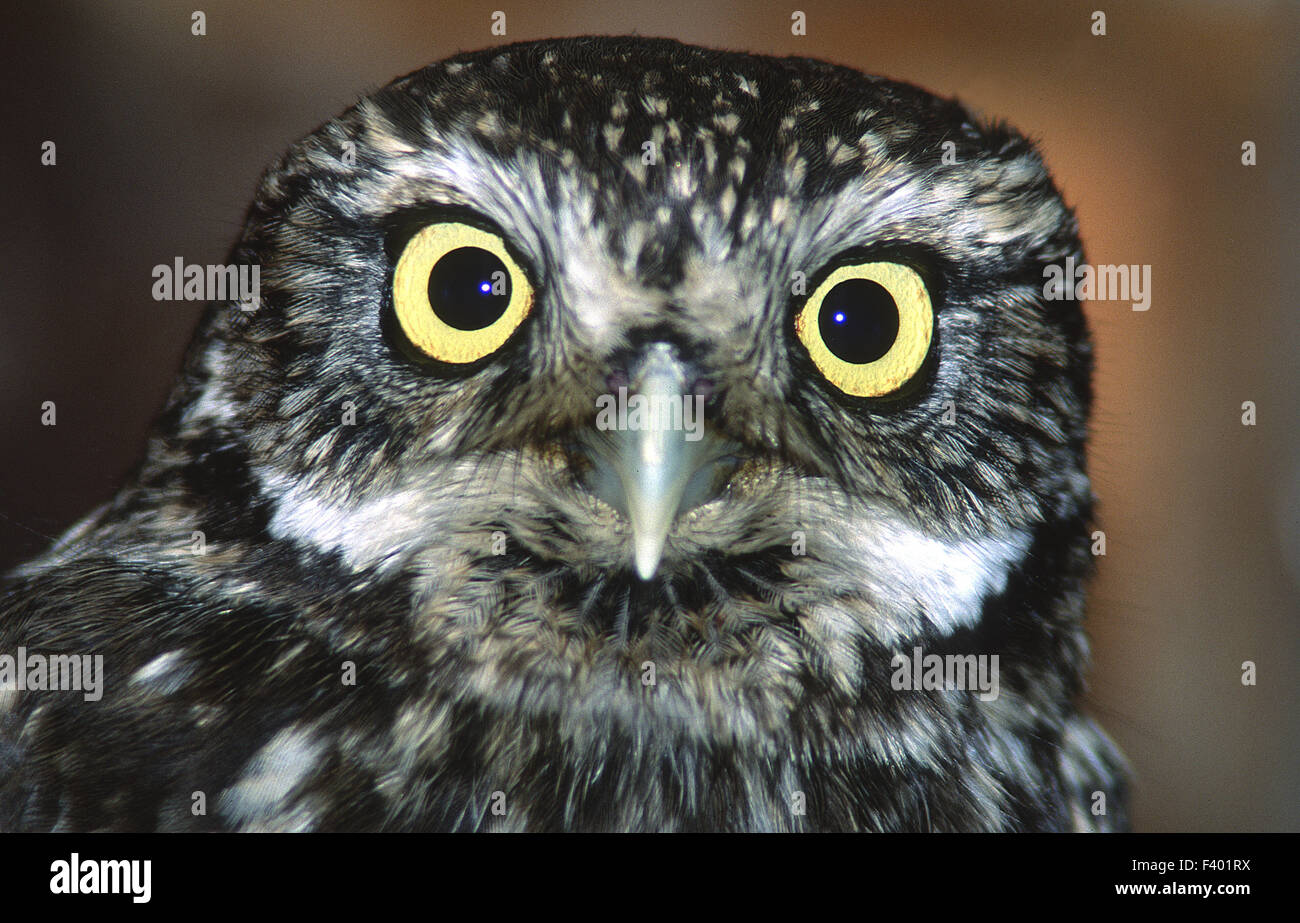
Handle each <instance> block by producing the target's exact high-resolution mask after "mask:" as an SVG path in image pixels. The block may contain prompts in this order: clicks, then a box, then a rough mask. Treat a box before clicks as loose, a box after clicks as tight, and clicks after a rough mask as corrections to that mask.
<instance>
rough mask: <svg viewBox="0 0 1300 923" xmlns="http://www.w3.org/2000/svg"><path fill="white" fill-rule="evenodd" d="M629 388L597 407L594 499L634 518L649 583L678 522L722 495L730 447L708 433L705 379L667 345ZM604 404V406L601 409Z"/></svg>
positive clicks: (637, 563)
mask: <svg viewBox="0 0 1300 923" xmlns="http://www.w3.org/2000/svg"><path fill="white" fill-rule="evenodd" d="M628 379H629V381H628V387H626V388H619V389H618V391H619V393H618V394H610V395H604V396H603V398H602V399H600V400H597V419H596V430H597V433H596V434H594V438H593V439H592V440H591V442H590V445H591V448H592V449H594V451H593V452H592V457H593V462H594V467H595V470H594V472H593V478H592V480H591V482H590V483H591V488H592V492H593V493H594V494H595V495H596V496H598V497H600V498H601V499H602V500H604V501H605V502H607V503H609V504H610V505H612V506H613V507H614V508H615V509H617V510H619V512H621V513H623V515H625V516H626V517H627V519H628V522H629V523H630V525H631V530H632V563H633V566H634V568H635V569H636V573H637V576H639V577H640V578H641V579H642V580H649V579H650V578H652V577H653V576H654V575H655V571H657V570H658V568H659V563H660V561H661V559H662V558H663V553H664V545H665V543H666V542H667V539H668V533H669V531H670V530H671V529H672V525H673V522H674V520H676V518H677V516H678V515H679V514H681V513H683V512H686V511H687V510H690V509H692V508H694V507H695V506H698V505H699V504H701V503H703V502H705V501H707V500H708V499H709V498H711V497H712V496H713V495H714V493H715V492H716V486H717V483H716V482H717V469H718V467H719V463H720V462H722V461H723V460H724V459H726V458H727V457H728V448H727V446H726V445H725V443H724V441H723V440H720V439H719V438H718V437H716V436H715V435H713V433H712V432H711V431H709V430H708V429H706V427H705V425H704V423H705V421H704V404H705V400H706V397H705V395H704V394H702V393H690V392H691V390H692V389H693V385H694V384H695V383H696V381H697V380H698V379H697V378H696V376H695V375H693V374H692V373H691V370H690V369H689V367H688V366H687V365H686V364H685V363H683V362H681V361H680V360H679V359H677V358H676V355H675V352H674V349H673V347H672V346H671V345H669V344H667V343H653V344H650V345H649V346H648V347H647V348H646V349H645V350H644V351H643V352H642V354H641V356H640V357H639V360H638V361H637V363H636V364H635V365H634V366H633V367H632V368H631V369H630V370H629V375H628ZM602 405H603V406H602Z"/></svg>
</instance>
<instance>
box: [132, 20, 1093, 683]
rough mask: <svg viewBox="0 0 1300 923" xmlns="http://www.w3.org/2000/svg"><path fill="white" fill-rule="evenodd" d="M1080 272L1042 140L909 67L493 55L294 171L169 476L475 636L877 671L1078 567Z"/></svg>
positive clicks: (382, 107) (275, 180) (255, 211)
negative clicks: (877, 657)
mask: <svg viewBox="0 0 1300 923" xmlns="http://www.w3.org/2000/svg"><path fill="white" fill-rule="evenodd" d="M1068 256H1074V257H1075V258H1076V259H1081V252H1080V244H1079V240H1078V237H1077V233H1076V225H1075V221H1074V220H1073V217H1072V215H1071V212H1070V211H1069V209H1068V208H1067V207H1066V206H1065V205H1064V204H1063V202H1062V200H1061V197H1060V195H1059V194H1058V192H1057V190H1056V189H1055V188H1054V186H1053V184H1052V181H1051V179H1050V177H1049V176H1048V174H1047V172H1046V170H1045V168H1044V166H1043V163H1042V160H1041V159H1040V157H1039V156H1038V154H1037V153H1036V152H1035V150H1034V149H1033V147H1032V146H1031V144H1030V143H1029V142H1028V141H1026V140H1025V139H1024V138H1023V137H1021V136H1020V135H1019V134H1017V133H1015V132H1014V131H1013V130H1011V129H1010V128H1007V127H1005V126H1001V125H991V126H990V125H986V124H981V123H980V122H979V121H977V120H976V119H974V118H972V116H971V115H970V114H969V113H968V112H967V111H966V110H965V109H964V108H963V107H962V106H960V105H959V104H957V103H955V102H951V101H946V100H942V99H939V98H936V97H935V96H932V95H930V94H928V93H926V92H924V91H922V90H919V89H916V88H914V87H911V86H908V85H906V84H902V83H896V82H893V81H890V80H885V79H880V78H874V77H868V76H864V75H862V74H860V73H858V72H856V71H853V70H850V69H847V68H843V67H838V66H834V65H831V64H826V63H821V62H816V61H810V60H806V59H775V58H766V57H758V56H751V55H746V54H731V53H722V52H717V51H709V50H704V49H698V48H693V47H690V46H685V45H682V44H679V43H676V42H672V41H667V40H646V39H636V40H628V39H605V38H586V39H574V40H566V41H559V42H545V43H526V44H519V45H512V46H508V47H504V48H493V49H489V50H486V51H481V52H477V53H471V54H465V55H461V56H458V57H455V58H452V59H450V60H448V61H445V62H442V63H439V64H435V65H432V66H430V67H427V68H424V69H422V70H419V71H417V72H415V73H413V74H411V75H409V76H407V77H404V78H402V79H399V80H397V81H395V82H394V83H392V84H390V85H389V86H387V87H385V88H383V89H382V90H380V91H378V92H376V93H374V94H373V95H370V96H368V97H366V98H364V99H362V100H361V101H360V102H359V103H358V104H357V105H356V106H354V107H353V108H351V109H350V110H348V111H347V112H345V113H344V114H343V115H341V116H340V117H338V118H337V119H334V120H333V121H330V122H328V123H326V124H325V125H323V126H322V127H321V128H319V129H318V130H317V131H315V132H314V133H312V134H311V135H309V136H308V137H307V138H305V139H303V140H302V141H301V142H299V143H297V144H296V145H294V146H293V147H292V148H291V149H290V150H289V152H288V153H287V154H286V155H285V156H284V157H283V158H282V159H281V160H280V162H279V163H277V164H276V165H275V166H274V167H273V168H272V169H271V170H270V171H269V172H268V173H267V174H266V176H265V177H264V179H263V180H262V183H261V186H260V188H259V191H258V195H257V198H256V201H255V203H254V205H253V207H252V209H251V211H250V213H249V215H248V218H247V223H246V226H245V229H244V231H243V235H242V239H241V240H240V242H239V243H238V245H237V247H236V250H235V253H234V257H233V260H234V261H235V262H239V263H256V264H258V265H260V267H261V277H260V278H261V291H260V296H259V299H258V300H257V302H256V304H255V305H254V306H253V307H254V310H251V311H250V310H242V309H241V307H240V306H239V305H237V304H233V303H232V304H228V305H215V306H213V308H212V310H211V312H210V314H209V315H208V317H207V318H206V319H205V321H204V324H203V328H202V330H201V332H200V336H199V338H198V339H197V341H196V345H195V347H194V349H193V351H192V354H191V355H190V357H189V359H188V362H187V371H186V375H185V378H184V381H183V383H182V385H181V386H180V388H179V390H178V391H177V393H176V394H175V395H174V397H173V399H172V402H171V405H170V407H169V410H168V412H167V414H166V416H165V417H164V421H163V427H162V430H161V432H160V434H159V436H158V437H157V438H158V442H157V444H156V445H155V449H154V452H153V455H152V457H153V460H154V461H153V462H152V463H151V465H147V466H146V469H145V478H146V481H147V480H148V479H149V478H150V477H152V478H153V479H154V480H155V481H156V482H157V485H158V486H163V487H166V486H168V485H167V483H164V482H166V481H167V479H168V478H172V479H173V481H174V482H168V483H170V485H171V488H172V489H173V492H174V493H175V494H176V495H177V496H181V497H183V498H185V502H187V503H189V504H190V505H191V506H192V507H193V508H194V515H195V521H196V522H199V523H206V526H207V528H208V529H209V530H210V532H211V534H212V535H213V536H215V538H216V539H219V538H220V536H221V535H223V534H235V533H238V532H240V531H241V530H243V531H248V530H260V531H262V532H264V533H265V534H267V535H269V537H270V539H271V540H272V541H273V542H277V543H289V544H293V545H295V546H297V547H300V548H302V549H305V550H306V551H307V552H309V553H310V554H312V555H319V556H321V557H322V558H328V559H331V560H332V561H334V562H335V563H341V564H342V565H343V566H344V567H345V568H347V569H348V570H349V572H351V573H353V574H355V575H356V578H357V579H358V580H359V581H365V580H371V579H381V578H384V577H389V576H392V575H395V574H405V575H407V576H408V577H409V578H410V579H411V580H412V581H413V584H412V585H413V586H414V587H415V590H414V591H413V592H415V593H416V595H417V597H419V598H420V599H422V600H424V601H426V602H428V603H429V605H430V606H433V605H435V603H436V604H437V606H438V607H439V611H440V612H442V613H444V614H449V615H448V617H450V618H453V619H461V620H463V621H464V622H465V624H467V625H475V624H477V625H480V626H481V625H482V624H483V623H484V622H485V621H487V620H489V615H488V613H494V615H492V616H491V618H494V619H498V620H499V621H498V623H497V624H496V627H495V629H494V630H498V631H500V632H503V633H506V634H509V633H514V634H517V635H519V636H521V637H522V636H523V635H525V634H529V635H530V636H532V635H535V634H536V633H537V632H538V631H539V630H540V631H542V632H543V633H549V635H548V636H550V637H553V638H560V639H563V642H564V644H565V645H568V644H570V643H571V642H572V641H574V640H577V641H579V642H580V644H579V645H578V647H580V648H582V646H583V645H586V646H585V648H582V649H584V650H585V651H586V652H587V654H586V656H591V657H599V656H601V655H600V654H599V653H597V652H600V651H606V650H609V651H622V652H624V653H626V654H627V656H632V657H634V658H639V657H640V656H644V655H653V656H656V657H660V658H669V659H672V658H677V659H679V660H691V659H699V658H709V659H711V660H713V661H718V660H719V659H725V660H728V661H729V662H736V663H747V662H751V661H752V660H753V659H754V658H761V657H768V658H773V657H775V658H777V659H781V660H783V662H789V661H790V660H792V659H799V658H803V659H808V658H814V659H815V658H825V659H828V660H829V661H835V662H844V663H849V662H851V661H853V659H854V658H857V657H860V656H861V645H862V643H863V642H864V641H870V642H873V643H879V644H883V645H893V646H896V645H897V644H898V643H899V642H900V640H901V639H905V638H914V637H917V636H920V635H924V634H925V633H926V632H930V633H945V632H951V631H954V630H959V629H963V628H969V627H970V626H973V625H975V624H976V622H977V621H978V620H979V617H980V613H981V611H982V610H983V609H984V607H985V606H986V605H987V604H989V602H990V600H994V599H997V598H1000V597H1005V596H1006V594H1008V593H1011V592H1012V591H1013V589H1014V587H1016V586H1020V585H1021V583H1023V585H1024V586H1033V587H1035V588H1036V589H1035V590H1034V592H1039V593H1042V594H1045V595H1046V596H1050V597H1058V596H1062V595H1064V594H1066V593H1067V592H1069V591H1071V590H1072V589H1074V588H1075V587H1076V585H1077V582H1078V580H1079V579H1081V575H1082V573H1083V565H1082V564H1080V563H1079V556H1078V555H1077V554H1076V553H1075V550H1074V549H1075V546H1077V544H1078V542H1079V541H1080V540H1082V539H1083V536H1085V535H1086V529H1087V521H1088V515H1089V505H1090V492H1089V487H1088V481H1087V478H1086V476H1085V473H1084V441H1085V436H1086V418H1087V411H1088V405H1089V374H1090V351H1089V344H1088V338H1087V333H1086V330H1085V326H1084V321H1083V317H1082V313H1081V311H1080V309H1079V305H1078V304H1077V303H1076V302H1075V301H1070V300H1048V299H1046V298H1045V297H1044V289H1043V279H1044V268H1045V267H1046V266H1048V265H1050V264H1056V263H1060V262H1061V261H1063V260H1064V259H1065V258H1066V257H1068ZM180 455H184V456H186V457H193V458H198V459H200V462H199V463H198V469H201V470H202V471H203V472H206V473H203V474H194V470H195V469H193V467H192V468H191V474H190V476H189V479H188V480H184V479H182V480H181V481H175V480H174V479H175V477H176V475H175V473H174V471H175V469H174V468H173V467H169V466H167V465H165V464H163V463H162V460H165V459H166V458H168V457H169V456H170V457H178V456H180ZM217 482H220V483H221V484H222V489H221V490H220V491H217V490H215V489H208V487H210V486H211V485H215V484H216V483H217ZM218 496H219V497H220V499H217V498H218ZM1085 557H1086V555H1085ZM1066 558H1068V559H1069V561H1070V562H1073V563H1071V564H1070V566H1062V563H1063V561H1065V560H1066ZM1076 565H1077V566H1076ZM1036 568H1041V572H1039V571H1037V570H1036ZM1017 581H1020V582H1017ZM505 599H508V600H511V602H512V604H511V605H509V606H504V605H500V603H501V602H502V600H505ZM503 612H504V613H508V615H501V614H499V613H503ZM556 643H557V644H558V643H559V642H558V641H557V642H556ZM566 649H567V648H566ZM628 652H630V653H628ZM611 656H612V655H611Z"/></svg>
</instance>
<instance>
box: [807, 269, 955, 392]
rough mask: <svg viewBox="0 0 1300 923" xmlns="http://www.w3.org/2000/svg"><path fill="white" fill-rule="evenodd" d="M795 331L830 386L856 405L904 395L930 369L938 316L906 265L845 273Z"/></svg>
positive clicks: (821, 290)
mask: <svg viewBox="0 0 1300 923" xmlns="http://www.w3.org/2000/svg"><path fill="white" fill-rule="evenodd" d="M794 329H795V333H796V335H797V336H798V337H799V340H800V342H802V343H803V345H804V347H805V348H806V349H807V350H808V354H809V355H810V356H811V357H812V361H813V364H814V365H816V366H817V369H818V371H820V372H821V373H822V375H824V376H826V380H827V381H829V382H830V383H831V384H833V385H834V386H835V387H837V388H839V389H840V390H841V391H843V392H844V393H845V394H851V395H853V396H854V397H879V396H881V395H884V394H889V393H891V392H893V391H897V390H898V389H899V388H901V387H902V386H903V385H904V384H906V383H907V381H908V380H909V379H911V378H912V376H914V375H915V374H916V373H917V372H918V371H919V370H920V368H921V366H922V364H923V363H924V362H925V357H926V354H927V353H928V352H929V351H930V340H931V337H932V336H933V333H934V308H933V306H932V304H931V302H930V293H929V292H928V291H927V290H926V287H925V282H924V281H923V280H922V279H921V277H920V275H918V274H917V272H916V271H915V270H913V269H911V268H909V267H907V266H903V265H901V264H899V263H859V264H856V265H852V266H841V267H839V268H838V269H836V270H835V271H834V272H832V273H831V274H830V275H829V276H827V277H826V278H825V279H824V280H823V281H822V282H821V284H820V285H818V286H817V288H816V289H815V290H814V291H813V293H812V294H811V295H809V296H808V300H807V301H805V302H804V304H803V307H802V308H800V310H799V313H798V314H796V315H795V320H794Z"/></svg>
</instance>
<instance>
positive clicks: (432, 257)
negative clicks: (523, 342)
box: [393, 221, 533, 364]
mask: <svg viewBox="0 0 1300 923" xmlns="http://www.w3.org/2000/svg"><path fill="white" fill-rule="evenodd" d="M532 307H533V288H532V286H531V285H529V283H528V279H527V277H526V276H525V275H524V273H523V270H522V269H520V267H519V264H518V263H516V262H515V260H514V258H513V257H511V256H510V253H509V251H508V250H507V249H506V246H505V243H504V242H503V241H502V240H501V238H500V237H498V236H497V235H496V234H492V233H490V232H488V231H484V230H481V229H479V228H476V227H472V226H471V225H467V224H460V223H458V222H454V221H448V222H441V223H438V224H431V225H428V226H427V227H425V228H423V229H421V230H420V231H419V232H418V233H417V234H416V235H415V236H414V237H412V238H411V240H410V242H409V243H407V245H406V248H405V249H404V250H403V251H402V255H401V256H400V257H399V258H398V260H397V268H396V270H395V271H394V272H393V308H394V311H395V313H396V314H397V320H398V323H400V324H401V327H402V332H403V333H404V334H406V337H407V339H409V340H410V341H411V343H413V344H414V345H415V346H416V347H417V348H418V349H420V350H421V351H422V352H424V353H425V354H426V355H428V356H431V357H432V358H434V359H438V360H440V361H442V362H452V363H457V364H464V363H467V362H476V361H477V360H479V359H482V358H483V357H484V356H489V355H491V354H492V353H494V352H496V351H497V350H498V349H500V348H501V347H502V346H503V345H504V344H505V342H506V340H508V339H510V335H511V334H512V333H514V332H515V330H517V329H518V328H519V325H520V324H521V323H523V321H524V318H525V317H527V316H528V312H529V311H531V310H532Z"/></svg>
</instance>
